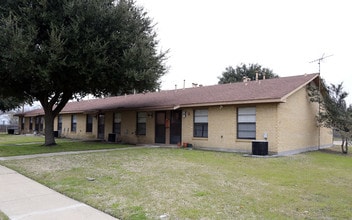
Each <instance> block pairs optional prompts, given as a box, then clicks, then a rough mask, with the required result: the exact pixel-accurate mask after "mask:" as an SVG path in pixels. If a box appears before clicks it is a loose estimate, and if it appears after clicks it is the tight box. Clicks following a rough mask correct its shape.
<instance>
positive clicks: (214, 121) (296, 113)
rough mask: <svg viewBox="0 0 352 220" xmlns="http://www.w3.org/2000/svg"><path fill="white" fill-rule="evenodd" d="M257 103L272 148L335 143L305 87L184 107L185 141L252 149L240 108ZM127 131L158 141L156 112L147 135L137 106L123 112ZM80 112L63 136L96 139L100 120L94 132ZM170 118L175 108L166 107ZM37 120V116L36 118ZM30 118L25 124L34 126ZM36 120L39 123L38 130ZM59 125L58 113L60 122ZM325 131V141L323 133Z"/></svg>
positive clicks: (67, 121) (128, 135)
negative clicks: (139, 128)
mask: <svg viewBox="0 0 352 220" xmlns="http://www.w3.org/2000/svg"><path fill="white" fill-rule="evenodd" d="M249 106H253V107H256V140H263V139H264V134H266V135H267V140H268V143H269V152H271V153H285V152H295V151H304V150H306V149H309V148H314V147H318V144H319V142H320V145H321V146H328V145H329V144H332V132H331V130H330V129H325V128H321V129H319V128H317V126H316V119H315V115H316V113H317V109H318V106H317V104H316V103H311V102H310V101H309V97H308V95H307V92H306V88H302V89H300V90H299V91H297V92H295V93H294V94H292V95H291V96H289V98H288V99H287V100H286V102H285V103H279V104H277V103H271V104H258V105H243V106H242V105H241V106H235V105H229V106H220V105H219V106H212V107H202V108H184V109H182V111H183V114H182V115H183V116H185V117H182V142H186V143H190V144H192V145H193V146H194V147H199V148H209V149H214V150H229V151H239V152H251V150H252V149H251V148H252V140H242V139H237V121H236V120H237V108H238V107H249ZM195 109H208V138H196V137H193V113H194V110H195ZM120 113H121V136H120V137H119V139H120V140H121V141H122V142H124V143H131V144H137V143H138V144H153V143H154V141H155V112H147V115H149V116H148V117H147V124H146V125H147V128H146V132H147V133H146V135H136V123H137V122H136V119H137V118H136V114H137V112H136V111H121V112H120ZM76 115H77V130H76V132H72V131H71V114H64V115H63V119H62V133H61V136H62V137H68V138H80V139H96V138H97V133H98V132H97V128H98V124H97V123H98V120H97V117H96V116H95V117H93V131H92V132H86V115H85V114H76ZM113 115H114V112H106V113H105V135H104V136H105V140H107V139H108V135H109V133H112V128H113ZM166 118H167V119H170V111H166ZM34 120H35V119H33V122H34ZM28 123H29V118H26V123H25V129H27V130H28V128H29V125H28ZM34 126H35V123H33V129H34ZM54 130H57V118H56V119H55V122H54ZM319 130H320V141H319V140H318V138H319V135H318V132H319ZM169 142H170V128H166V144H168V143H169Z"/></svg>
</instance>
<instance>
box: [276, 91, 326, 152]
mask: <svg viewBox="0 0 352 220" xmlns="http://www.w3.org/2000/svg"><path fill="white" fill-rule="evenodd" d="M317 111H318V105H317V103H312V102H310V101H309V97H308V94H307V91H306V87H304V88H302V89H300V90H299V91H297V92H296V93H294V94H292V95H291V96H290V97H289V98H288V99H287V102H286V103H281V104H279V106H278V116H279V117H278V131H279V135H278V146H279V153H280V152H293V151H300V150H302V151H304V150H305V149H308V148H317V147H318V145H319V143H320V145H326V144H332V133H331V132H329V131H330V130H329V129H319V128H318V127H317V123H316V118H315V116H316V113H317ZM319 130H320V131H321V135H320V141H319V135H318V133H319Z"/></svg>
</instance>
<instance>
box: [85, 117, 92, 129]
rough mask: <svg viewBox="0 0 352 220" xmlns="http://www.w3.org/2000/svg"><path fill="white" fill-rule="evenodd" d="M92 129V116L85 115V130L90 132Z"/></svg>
mask: <svg viewBox="0 0 352 220" xmlns="http://www.w3.org/2000/svg"><path fill="white" fill-rule="evenodd" d="M92 131H93V116H92V115H87V120H86V132H92Z"/></svg>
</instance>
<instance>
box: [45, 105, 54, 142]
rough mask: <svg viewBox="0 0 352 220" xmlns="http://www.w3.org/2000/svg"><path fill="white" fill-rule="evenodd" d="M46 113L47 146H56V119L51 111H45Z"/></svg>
mask: <svg viewBox="0 0 352 220" xmlns="http://www.w3.org/2000/svg"><path fill="white" fill-rule="evenodd" d="M44 111H45V116H44V120H45V144H44V145H45V146H52V145H56V142H55V137H54V119H55V116H54V115H53V112H52V110H51V109H44Z"/></svg>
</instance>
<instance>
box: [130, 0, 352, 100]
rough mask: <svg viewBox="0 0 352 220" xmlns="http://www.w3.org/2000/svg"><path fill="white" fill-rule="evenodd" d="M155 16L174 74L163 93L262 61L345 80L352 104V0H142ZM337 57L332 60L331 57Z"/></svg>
mask: <svg viewBox="0 0 352 220" xmlns="http://www.w3.org/2000/svg"><path fill="white" fill-rule="evenodd" d="M136 3H137V5H140V6H142V7H143V8H144V9H145V11H146V12H147V13H148V15H149V17H150V18H152V19H153V22H154V24H156V26H155V30H156V32H157V34H158V39H159V41H160V48H161V49H162V50H167V49H169V50H170V52H169V54H168V57H169V58H168V61H167V65H168V66H169V72H168V73H167V74H166V75H165V76H164V77H163V78H162V89H174V88H175V85H177V87H178V88H181V87H182V86H183V80H186V87H190V86H191V84H192V83H198V84H203V85H213V84H217V83H218V77H219V76H221V75H222V72H223V71H224V70H225V68H226V67H228V66H233V67H236V66H237V65H240V64H241V63H245V64H250V63H258V64H260V65H262V66H263V67H266V68H269V69H272V70H273V71H274V73H276V74H278V75H279V76H291V75H302V74H305V73H317V72H318V71H319V68H318V62H313V63H310V61H313V60H316V59H318V58H321V57H322V56H323V54H325V55H324V56H325V57H326V59H324V60H323V61H322V62H321V75H322V77H323V78H324V79H325V80H326V81H327V82H328V83H333V84H338V83H340V82H342V81H343V82H344V88H345V91H347V92H349V93H350V95H349V97H348V102H349V103H352V77H351V75H352V74H351V73H352V70H351V67H350V63H351V59H350V58H351V57H352V42H351V41H352V25H351V24H352V13H351V2H350V1H348V0H337V1H336V0H335V1H332V0H331V1H327V0H294V1H282V0H265V1H263V0H217V1H214V0H136ZM330 55H332V56H330Z"/></svg>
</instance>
